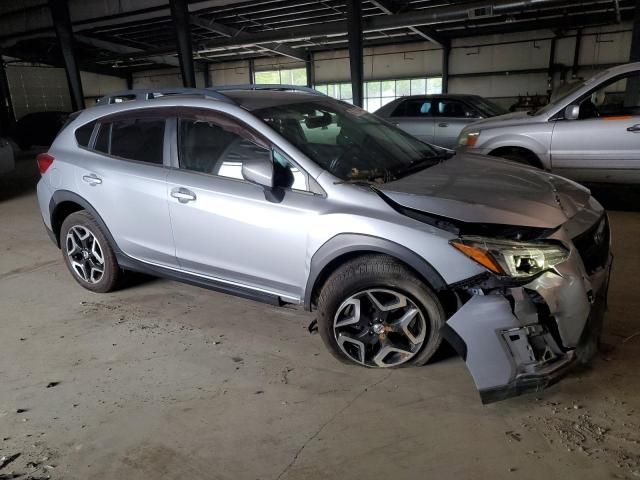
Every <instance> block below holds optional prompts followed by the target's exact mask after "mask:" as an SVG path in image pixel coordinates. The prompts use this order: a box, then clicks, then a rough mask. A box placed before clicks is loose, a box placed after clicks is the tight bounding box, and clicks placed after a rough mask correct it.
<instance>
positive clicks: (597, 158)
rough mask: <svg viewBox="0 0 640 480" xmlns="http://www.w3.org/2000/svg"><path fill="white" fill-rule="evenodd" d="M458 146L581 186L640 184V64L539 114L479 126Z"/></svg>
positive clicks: (572, 92)
mask: <svg viewBox="0 0 640 480" xmlns="http://www.w3.org/2000/svg"><path fill="white" fill-rule="evenodd" d="M458 145H459V146H460V147H461V148H462V149H464V150H466V151H470V152H474V153H480V154H484V155H495V156H498V157H503V158H508V159H511V160H516V161H518V162H521V163H525V164H528V165H533V166H536V167H538V168H544V169H546V170H549V171H552V172H554V173H558V174H561V175H565V176H567V177H569V178H572V179H574V180H577V181H581V182H599V183H629V184H640V63H629V64H626V65H621V66H618V67H614V68H610V69H609V70H605V71H604V72H602V73H600V74H598V75H596V76H594V77H592V78H590V79H589V80H586V81H583V82H578V83H576V84H575V85H573V88H570V89H569V90H568V91H567V92H566V94H565V95H563V96H561V97H559V98H557V99H554V100H553V101H552V102H551V103H549V104H548V105H546V106H545V107H543V108H541V109H540V110H538V111H531V112H517V113H511V114H507V115H502V116H499V117H494V118H490V119H486V120H480V121H478V122H475V123H473V124H471V125H469V126H467V127H465V128H464V130H462V132H461V133H460V137H459V138H458Z"/></svg>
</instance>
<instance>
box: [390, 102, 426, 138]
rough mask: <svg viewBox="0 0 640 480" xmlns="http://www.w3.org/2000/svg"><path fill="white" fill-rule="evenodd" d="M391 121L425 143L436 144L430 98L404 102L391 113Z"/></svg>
mask: <svg viewBox="0 0 640 480" xmlns="http://www.w3.org/2000/svg"><path fill="white" fill-rule="evenodd" d="M389 121H390V122H391V123H393V124H394V125H396V126H397V127H398V128H401V129H402V130H404V131H405V132H407V133H408V134H409V135H412V136H414V137H416V138H417V139H419V140H422V141H423V142H425V143H433V142H434V137H433V134H434V126H433V125H434V123H433V121H434V120H433V117H432V116H431V100H430V99H428V98H423V99H419V98H409V99H407V100H405V101H403V102H402V103H400V104H399V105H398V106H397V107H396V109H395V110H394V111H393V112H392V113H391V116H390V117H389Z"/></svg>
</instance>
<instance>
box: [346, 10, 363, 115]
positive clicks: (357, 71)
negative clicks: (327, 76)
mask: <svg viewBox="0 0 640 480" xmlns="http://www.w3.org/2000/svg"><path fill="white" fill-rule="evenodd" d="M347 30H348V32H347V36H348V39H349V66H350V68H351V93H352V95H353V104H354V105H357V106H358V107H362V106H363V105H364V91H363V90H364V84H363V83H364V82H363V78H364V64H363V53H362V0H347Z"/></svg>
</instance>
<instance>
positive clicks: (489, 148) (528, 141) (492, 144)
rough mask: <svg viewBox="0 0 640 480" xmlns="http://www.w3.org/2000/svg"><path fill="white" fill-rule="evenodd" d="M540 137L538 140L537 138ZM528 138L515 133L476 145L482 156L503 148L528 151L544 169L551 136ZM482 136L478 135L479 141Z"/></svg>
mask: <svg viewBox="0 0 640 480" xmlns="http://www.w3.org/2000/svg"><path fill="white" fill-rule="evenodd" d="M537 137H540V138H537ZM546 137H547V135H536V136H529V135H523V134H515V133H503V134H499V135H496V136H494V137H491V138H489V139H487V140H486V142H484V143H481V144H479V145H476V148H477V149H478V150H481V151H482V153H483V154H485V155H489V154H490V153H491V152H493V151H494V150H497V149H498V148H504V147H517V148H524V149H526V150H529V151H531V152H533V153H535V154H536V155H537V157H538V158H539V159H540V161H541V162H542V164H543V165H544V166H545V167H548V166H549V146H550V145H551V135H550V132H549V135H548V138H546ZM481 138H482V134H481V135H480V139H481Z"/></svg>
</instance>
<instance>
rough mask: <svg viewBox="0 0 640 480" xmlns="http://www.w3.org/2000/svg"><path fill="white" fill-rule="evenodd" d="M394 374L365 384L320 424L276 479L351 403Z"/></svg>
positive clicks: (390, 373) (282, 474) (287, 469)
mask: <svg viewBox="0 0 640 480" xmlns="http://www.w3.org/2000/svg"><path fill="white" fill-rule="evenodd" d="M392 374H393V372H389V373H388V374H387V375H385V376H384V377H382V378H381V379H380V380H377V381H375V382H373V383H371V384H369V385H367V386H365V387H364V388H363V389H362V390H361V391H360V392H358V394H357V395H355V396H354V397H353V398H352V399H351V400H349V401H348V402H347V404H346V405H345V406H344V407H342V408H341V409H340V410H338V411H337V412H336V413H335V414H334V415H333V416H331V418H329V420H327V421H326V422H324V423H323V424H322V425H320V428H318V430H316V431H315V433H314V434H313V435H311V436H310V437H309V438H308V439H307V440H306V441H305V442H304V443H303V444H302V445H301V446H300V448H298V450H297V451H296V453H295V455H294V456H293V458H292V459H291V461H290V462H289V464H288V465H287V466H286V467H284V469H283V470H282V471H281V472H280V475H278V476H277V477H276V480H280V479H281V478H282V477H283V476H284V474H285V473H287V472H288V471H289V470H290V469H291V467H293V466H294V465H295V463H296V462H297V461H298V457H299V456H300V454H301V453H302V451H303V450H304V449H305V448H306V447H307V445H309V443H311V442H312V441H313V440H314V439H315V438H316V437H317V436H318V435H320V434H321V433H322V431H323V430H324V429H325V428H327V427H328V426H329V425H330V424H331V423H332V422H333V421H334V420H335V419H336V418H338V417H339V416H340V415H341V414H342V413H343V412H345V411H346V410H347V409H348V408H349V407H350V406H351V405H353V404H354V403H355V402H356V401H357V400H358V399H359V398H360V397H361V396H362V395H364V394H365V393H366V392H367V391H368V390H369V389H371V388H374V387H377V386H378V385H380V384H381V383H382V382H384V381H385V380H387V379H388V378H389V377H390V376H391V375H392Z"/></svg>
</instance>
